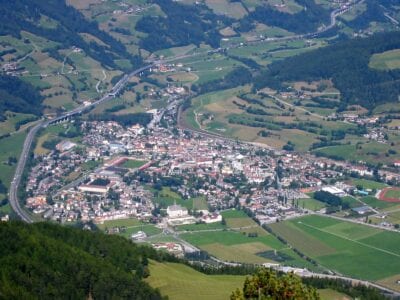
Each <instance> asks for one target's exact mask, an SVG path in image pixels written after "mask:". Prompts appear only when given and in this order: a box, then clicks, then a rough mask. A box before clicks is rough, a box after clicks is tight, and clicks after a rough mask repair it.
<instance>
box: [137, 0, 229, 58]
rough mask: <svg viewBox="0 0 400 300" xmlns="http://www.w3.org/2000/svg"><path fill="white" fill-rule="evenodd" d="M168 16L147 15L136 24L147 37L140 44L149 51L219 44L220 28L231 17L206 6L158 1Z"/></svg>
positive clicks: (167, 0)
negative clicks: (219, 14)
mask: <svg viewBox="0 0 400 300" xmlns="http://www.w3.org/2000/svg"><path fill="white" fill-rule="evenodd" d="M154 2H155V3H156V4H158V5H159V6H160V7H161V9H162V10H163V12H164V13H165V14H166V17H161V16H147V17H143V18H142V19H140V20H139V22H138V23H137V24H136V30H138V31H141V32H145V33H147V34H148V36H147V37H146V38H144V39H142V40H141V41H140V46H141V47H142V48H144V49H146V50H148V51H157V50H160V49H165V48H170V47H178V46H185V45H188V44H195V45H197V46H199V45H200V44H201V43H203V42H204V43H206V44H209V45H210V46H211V47H213V48H217V47H219V43H220V39H221V35H220V33H219V31H218V28H220V27H221V25H220V24H221V23H222V24H225V26H227V25H229V24H231V22H232V21H231V20H230V19H228V18H227V17H224V16H217V15H215V14H213V13H212V11H211V10H210V9H209V8H208V7H207V6H205V5H201V4H199V5H195V6H193V5H185V4H180V3H177V2H175V1H172V0H155V1H154Z"/></svg>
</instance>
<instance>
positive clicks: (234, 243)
mask: <svg viewBox="0 0 400 300" xmlns="http://www.w3.org/2000/svg"><path fill="white" fill-rule="evenodd" d="M222 216H223V218H224V220H225V222H226V225H222V224H220V225H213V224H207V225H206V224H200V225H185V226H189V227H186V229H187V230H188V232H184V233H181V234H180V237H181V238H183V239H184V240H186V241H188V242H189V243H191V244H193V245H195V246H197V247H199V248H200V249H202V250H204V251H207V252H208V253H209V254H210V255H212V256H214V257H217V258H219V259H222V260H225V261H234V262H243V263H254V264H262V263H265V262H280V263H284V264H285V265H290V266H296V267H306V268H309V269H314V266H312V265H311V264H310V263H308V262H306V261H305V260H304V259H302V258H300V257H299V256H298V255H297V254H296V253H294V252H293V250H292V249H290V248H287V247H286V246H285V245H284V244H282V243H281V242H280V241H279V240H278V239H276V238H275V237H274V236H273V235H270V234H269V233H268V232H267V231H266V230H264V229H263V228H261V227H260V226H259V225H257V223H255V222H254V221H253V220H252V219H251V218H249V217H248V216H247V215H246V214H245V213H244V212H243V211H238V210H226V211H223V212H222ZM179 227H181V226H179ZM179 227H178V228H179ZM213 227H214V228H213ZM183 228H185V227H183ZM212 229H214V231H212ZM179 230H180V229H179ZM196 230H207V231H196ZM190 231H194V232H190Z"/></svg>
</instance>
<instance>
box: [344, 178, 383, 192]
mask: <svg viewBox="0 0 400 300" xmlns="http://www.w3.org/2000/svg"><path fill="white" fill-rule="evenodd" d="M351 184H352V185H354V186H357V185H360V186H362V187H363V189H371V190H373V189H375V190H380V189H383V188H385V187H387V184H385V183H382V182H377V181H373V180H368V179H353V180H352V181H351Z"/></svg>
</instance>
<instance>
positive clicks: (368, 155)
mask: <svg viewBox="0 0 400 300" xmlns="http://www.w3.org/2000/svg"><path fill="white" fill-rule="evenodd" d="M393 148H394V149H395V150H396V149H398V148H399V145H396V146H395V147H391V146H390V145H389V144H382V143H378V142H375V141H372V142H364V143H361V144H360V145H359V146H357V145H356V144H355V143H351V144H344V145H339V146H331V147H326V148H320V149H316V150H314V151H313V152H314V153H317V154H318V155H322V156H327V157H335V158H340V159H343V160H349V161H365V162H367V163H371V164H373V165H376V164H377V163H378V162H379V163H388V164H390V163H393V162H394V161H395V160H396V159H397V156H396V155H388V151H389V149H393ZM396 151H397V150H396Z"/></svg>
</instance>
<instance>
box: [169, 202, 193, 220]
mask: <svg viewBox="0 0 400 300" xmlns="http://www.w3.org/2000/svg"><path fill="white" fill-rule="evenodd" d="M167 215H168V217H170V218H182V217H186V216H187V215H188V210H187V208H186V207H182V206H180V205H177V204H174V205H171V206H168V208H167Z"/></svg>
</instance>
